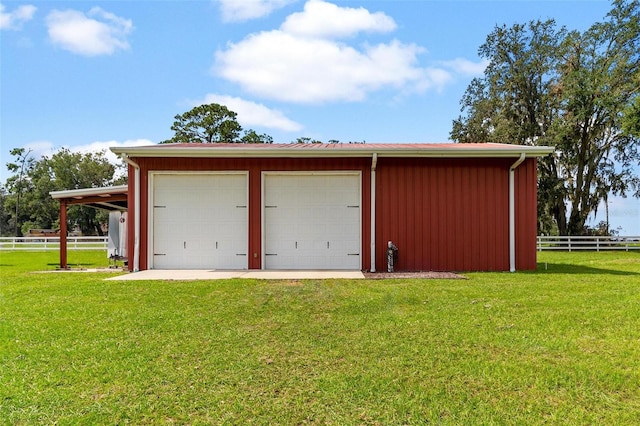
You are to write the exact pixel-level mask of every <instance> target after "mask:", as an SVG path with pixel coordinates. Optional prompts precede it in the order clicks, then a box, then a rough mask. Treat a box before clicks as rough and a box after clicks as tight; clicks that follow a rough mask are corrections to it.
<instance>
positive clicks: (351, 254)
mask: <svg viewBox="0 0 640 426" xmlns="http://www.w3.org/2000/svg"><path fill="white" fill-rule="evenodd" d="M347 256H360V253H347Z"/></svg>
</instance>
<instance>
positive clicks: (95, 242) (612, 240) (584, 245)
mask: <svg viewBox="0 0 640 426" xmlns="http://www.w3.org/2000/svg"><path fill="white" fill-rule="evenodd" d="M107 245H108V237H67V249H68V250H107ZM59 248H60V238H59V237H0V250H33V251H35V250H58V249H59ZM537 248H538V251H542V250H564V251H577V250H591V251H605V250H624V251H629V250H640V236H637V237H577V236H576V237H572V236H546V235H541V236H538V241H537Z"/></svg>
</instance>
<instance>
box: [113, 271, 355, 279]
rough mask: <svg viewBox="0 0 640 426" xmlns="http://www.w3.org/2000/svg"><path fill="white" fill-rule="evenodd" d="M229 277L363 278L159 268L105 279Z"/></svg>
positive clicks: (349, 274)
mask: <svg viewBox="0 0 640 426" xmlns="http://www.w3.org/2000/svg"><path fill="white" fill-rule="evenodd" d="M230 278H247V279H258V280H318V279H320V280H322V279H336V278H337V279H349V280H358V279H364V274H363V273H362V272H361V271H262V270H248V271H216V270H194V269H187V270H182V269H181V270H161V269H150V270H147V271H139V272H132V273H129V274H125V275H118V276H117V277H111V278H107V279H106V280H107V281H136V280H179V281H193V280H226V279H230Z"/></svg>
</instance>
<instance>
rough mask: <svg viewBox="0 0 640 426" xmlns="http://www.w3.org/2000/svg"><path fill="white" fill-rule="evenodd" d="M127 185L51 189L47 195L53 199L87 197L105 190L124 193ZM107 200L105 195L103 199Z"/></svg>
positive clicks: (127, 187)
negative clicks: (65, 189)
mask: <svg viewBox="0 0 640 426" xmlns="http://www.w3.org/2000/svg"><path fill="white" fill-rule="evenodd" d="M128 189H129V186H127V185H119V186H106V187H102V188H82V189H69V190H67V191H51V192H49V195H51V197H52V198H54V199H56V200H57V199H60V198H74V197H89V196H92V195H101V194H104V193H105V192H107V193H116V194H118V193H124V192H127V190H128ZM106 200H108V197H105V201H106Z"/></svg>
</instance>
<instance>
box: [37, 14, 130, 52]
mask: <svg viewBox="0 0 640 426" xmlns="http://www.w3.org/2000/svg"><path fill="white" fill-rule="evenodd" d="M46 23H47V27H48V31H49V38H50V40H51V41H52V42H53V44H54V45H56V46H60V47H61V48H62V49H65V50H68V51H70V52H73V53H77V54H79V55H84V56H97V55H111V54H112V53H114V52H115V51H117V50H127V49H129V43H128V41H127V38H126V37H127V35H129V34H130V33H131V31H133V24H132V22H131V20H129V19H124V18H120V17H118V16H116V15H114V14H113V13H109V12H106V11H104V10H102V9H100V8H99V7H94V8H92V9H91V10H90V11H89V12H88V13H87V14H86V15H85V14H84V13H82V12H79V11H77V10H64V11H59V10H54V11H52V12H51V13H49V15H48V16H47V19H46Z"/></svg>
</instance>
